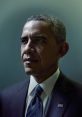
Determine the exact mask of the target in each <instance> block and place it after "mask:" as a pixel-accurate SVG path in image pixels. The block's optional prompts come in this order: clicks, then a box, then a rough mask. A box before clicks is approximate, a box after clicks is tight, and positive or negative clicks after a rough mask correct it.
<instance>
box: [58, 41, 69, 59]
mask: <svg viewBox="0 0 82 117" xmlns="http://www.w3.org/2000/svg"><path fill="white" fill-rule="evenodd" d="M68 50H69V44H68V43H67V42H64V43H62V44H61V45H60V57H63V56H65V55H66V54H67V52H68Z"/></svg>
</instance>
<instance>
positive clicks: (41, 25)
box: [23, 20, 51, 34]
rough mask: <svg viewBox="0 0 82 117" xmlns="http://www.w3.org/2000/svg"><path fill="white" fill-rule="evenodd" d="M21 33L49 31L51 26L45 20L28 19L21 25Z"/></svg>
mask: <svg viewBox="0 0 82 117" xmlns="http://www.w3.org/2000/svg"><path fill="white" fill-rule="evenodd" d="M23 33H24V34H26V33H48V34H50V33H51V28H50V26H49V24H48V23H46V22H45V21H34V20H32V21H29V22H26V24H25V25H24V27H23Z"/></svg>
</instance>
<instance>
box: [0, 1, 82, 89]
mask: <svg viewBox="0 0 82 117" xmlns="http://www.w3.org/2000/svg"><path fill="white" fill-rule="evenodd" d="M33 14H49V15H54V16H56V17H58V18H59V19H61V20H62V21H63V22H64V23H65V25H66V28H67V40H68V42H69V44H70V50H69V52H68V54H67V55H66V56H65V57H64V58H63V59H61V61H60V67H61V69H62V71H63V72H64V73H65V74H66V75H67V76H68V77H70V78H71V79H73V80H75V81H77V82H80V83H82V62H81V61H82V0H0V89H3V88H5V87H8V86H9V85H12V84H14V83H16V82H19V81H21V80H23V79H25V78H27V77H28V76H26V75H25V73H24V69H23V65H22V62H21V57H20V36H21V31H22V27H23V25H24V23H25V22H26V20H27V17H28V16H30V15H33Z"/></svg>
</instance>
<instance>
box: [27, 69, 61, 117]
mask: <svg viewBox="0 0 82 117" xmlns="http://www.w3.org/2000/svg"><path fill="white" fill-rule="evenodd" d="M59 74H60V70H59V68H58V69H57V71H56V72H55V73H54V74H53V75H52V76H50V77H49V78H48V79H47V80H45V81H44V82H42V83H40V84H39V85H40V86H41V87H42V89H43V93H42V94H41V99H42V101H43V112H44V111H45V106H46V103H47V100H48V97H49V96H50V94H51V92H52V89H53V87H54V85H55V83H56V81H57V79H58V76H59ZM37 84H38V83H37V82H36V80H35V79H34V77H33V76H30V84H29V88H28V95H27V99H26V110H25V117H26V113H27V109H28V106H29V104H30V102H31V100H32V98H33V96H34V95H33V91H34V88H35V87H36V85H37Z"/></svg>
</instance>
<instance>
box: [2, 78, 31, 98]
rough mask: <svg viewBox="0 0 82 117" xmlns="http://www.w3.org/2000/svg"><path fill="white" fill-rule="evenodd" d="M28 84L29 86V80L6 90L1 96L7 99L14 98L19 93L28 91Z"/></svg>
mask: <svg viewBox="0 0 82 117" xmlns="http://www.w3.org/2000/svg"><path fill="white" fill-rule="evenodd" d="M28 84H29V80H24V81H21V82H19V83H16V84H14V85H12V86H9V87H8V88H6V89H4V90H3V91H2V92H1V96H2V97H6V98H7V97H9V96H10V97H12V96H13V95H15V94H17V93H19V92H20V91H21V90H23V89H26V87H27V86H28Z"/></svg>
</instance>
